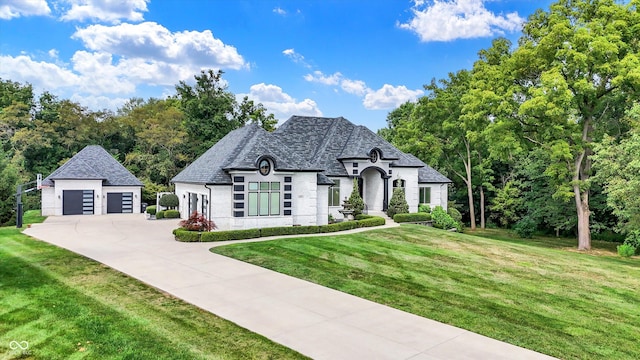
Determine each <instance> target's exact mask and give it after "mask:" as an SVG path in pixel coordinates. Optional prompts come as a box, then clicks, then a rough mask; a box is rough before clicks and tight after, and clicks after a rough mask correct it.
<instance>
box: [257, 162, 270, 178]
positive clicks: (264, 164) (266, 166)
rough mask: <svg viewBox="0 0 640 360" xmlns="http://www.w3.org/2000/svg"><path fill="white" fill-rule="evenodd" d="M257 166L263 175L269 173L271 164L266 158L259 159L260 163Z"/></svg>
mask: <svg viewBox="0 0 640 360" xmlns="http://www.w3.org/2000/svg"><path fill="white" fill-rule="evenodd" d="M258 168H259V170H260V174H261V175H263V176H266V175H269V173H270V172H271V164H270V163H269V160H267V159H262V160H260V165H259V167H258Z"/></svg>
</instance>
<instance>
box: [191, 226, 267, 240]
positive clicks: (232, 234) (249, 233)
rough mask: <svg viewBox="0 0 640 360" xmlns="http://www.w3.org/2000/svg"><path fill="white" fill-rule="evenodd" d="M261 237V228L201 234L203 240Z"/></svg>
mask: <svg viewBox="0 0 640 360" xmlns="http://www.w3.org/2000/svg"><path fill="white" fill-rule="evenodd" d="M259 237H260V229H246V230H225V231H211V232H204V233H202V235H201V236H200V241H202V242H212V241H228V240H243V239H254V238H259Z"/></svg>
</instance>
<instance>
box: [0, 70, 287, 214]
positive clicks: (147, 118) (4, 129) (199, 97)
mask: <svg viewBox="0 0 640 360" xmlns="http://www.w3.org/2000/svg"><path fill="white" fill-rule="evenodd" d="M222 75H223V73H222V72H221V71H213V70H208V71H202V72H201V73H200V74H199V75H196V76H195V83H194V84H193V85H190V84H188V83H186V82H180V83H179V84H177V85H176V86H175V89H176V92H175V94H174V95H173V96H170V97H168V98H166V99H154V98H150V99H148V100H143V99H140V98H133V99H130V100H129V101H128V102H127V103H125V104H124V105H123V106H122V107H121V108H119V109H118V110H117V111H116V112H111V111H92V110H89V109H87V108H86V107H83V106H82V105H81V104H78V103H76V102H73V101H70V100H67V99H59V98H57V97H56V96H54V95H52V94H50V93H48V92H44V93H43V94H41V95H40V96H39V97H38V98H36V97H35V95H34V91H33V88H32V86H31V85H30V84H21V83H18V82H13V81H11V80H5V79H0V224H8V223H12V222H13V221H15V216H14V215H15V214H14V211H13V208H14V207H15V197H14V195H15V193H16V185H17V184H20V183H26V182H29V181H33V180H35V178H36V174H43V176H47V175H49V174H51V173H52V172H53V171H54V170H55V169H56V168H57V167H59V166H60V165H61V164H63V163H64V162H65V161H67V160H68V159H69V158H71V157H72V156H73V155H74V154H76V153H77V152H78V151H80V150H82V148H84V147H85V146H87V145H95V144H97V145H101V146H102V147H104V148H105V149H106V150H107V151H109V152H110V153H111V154H112V155H113V156H114V157H115V158H117V159H118V160H119V161H120V162H122V163H123V164H124V165H125V166H126V167H127V168H128V169H129V170H131V171H132V172H133V174H135V175H136V176H137V177H138V178H139V179H140V180H141V181H143V182H144V184H145V187H144V188H143V201H146V202H148V203H155V193H156V192H157V191H165V190H167V189H168V188H169V187H170V184H169V181H170V180H171V178H172V177H173V176H175V175H176V174H177V173H178V172H179V171H180V170H181V169H182V168H183V167H184V166H186V165H187V164H188V163H190V162H192V161H193V160H194V159H195V158H196V157H198V156H199V155H201V154H202V153H203V152H204V151H206V150H207V149H208V148H209V147H210V146H212V145H213V144H215V143H216V142H217V141H218V140H219V139H221V138H222V137H223V136H225V135H226V134H227V133H228V132H230V131H231V130H233V129H236V128H238V127H241V126H244V125H245V124H247V123H257V124H259V125H260V126H262V127H263V128H264V129H266V130H268V131H273V130H274V129H275V125H276V124H277V120H276V119H275V117H274V116H273V114H269V113H267V111H266V109H265V107H264V106H263V105H262V104H259V103H258V104H256V103H254V102H253V101H251V100H249V99H248V98H247V97H245V98H244V99H243V100H242V101H240V102H238V101H236V97H235V95H234V94H232V93H231V92H229V91H228V90H227V87H226V84H225V81H224V80H223V79H222ZM39 201H40V197H39V195H38V193H37V192H34V193H33V194H32V195H27V196H24V197H23V202H24V203H25V209H30V208H32V209H38V208H39Z"/></svg>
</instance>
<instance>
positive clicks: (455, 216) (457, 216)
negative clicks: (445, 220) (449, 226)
mask: <svg viewBox="0 0 640 360" xmlns="http://www.w3.org/2000/svg"><path fill="white" fill-rule="evenodd" d="M447 214H449V216H451V218H452V219H453V220H455V221H456V222H461V221H462V214H460V211H458V209H456V208H454V207H450V208H448V209H447Z"/></svg>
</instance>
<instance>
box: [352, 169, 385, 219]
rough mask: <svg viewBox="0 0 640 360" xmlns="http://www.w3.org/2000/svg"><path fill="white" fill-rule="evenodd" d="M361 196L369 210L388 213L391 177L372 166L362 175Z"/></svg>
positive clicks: (360, 180)
mask: <svg viewBox="0 0 640 360" xmlns="http://www.w3.org/2000/svg"><path fill="white" fill-rule="evenodd" d="M359 185H360V194H361V195H362V199H363V200H364V203H365V204H367V209H369V210H373V211H387V208H388V207H389V176H388V175H387V173H386V172H385V171H384V170H382V169H381V168H379V167H377V166H370V167H368V168H366V169H364V170H362V172H361V173H360V179H359Z"/></svg>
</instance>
